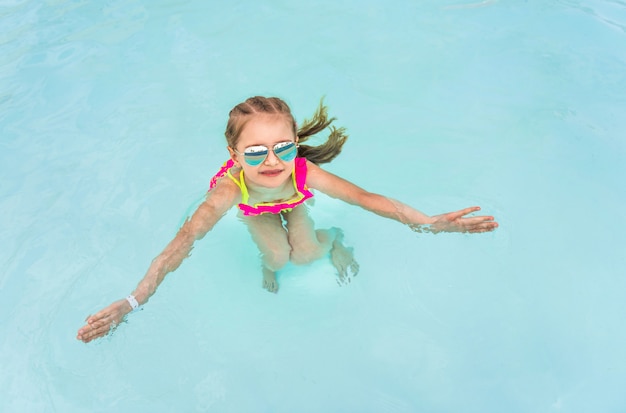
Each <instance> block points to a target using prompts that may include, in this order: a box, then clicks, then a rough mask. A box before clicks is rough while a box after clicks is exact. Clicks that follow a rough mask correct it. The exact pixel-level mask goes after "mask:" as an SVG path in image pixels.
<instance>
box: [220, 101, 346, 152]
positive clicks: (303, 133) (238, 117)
mask: <svg viewBox="0 0 626 413" xmlns="http://www.w3.org/2000/svg"><path fill="white" fill-rule="evenodd" d="M257 114H268V115H272V114H276V115H283V116H286V117H287V118H288V120H289V121H290V122H291V124H292V125H293V131H294V133H295V134H296V135H297V136H298V138H299V139H298V143H299V144H300V145H299V147H298V156H299V157H302V158H306V159H307V160H309V161H311V162H313V163H314V164H322V163H328V162H330V161H332V160H333V159H335V158H336V157H337V155H339V154H340V153H341V148H342V147H343V144H344V143H346V139H348V135H347V134H346V130H345V128H336V127H334V126H332V125H331V124H332V123H333V121H334V120H335V118H328V108H327V107H326V106H325V105H324V99H323V98H322V100H320V104H319V107H318V108H317V110H316V111H315V113H314V114H313V117H312V118H311V119H305V120H304V121H303V122H302V125H301V126H300V128H299V129H297V130H296V120H295V119H294V117H293V115H292V114H291V109H289V106H288V105H287V104H286V103H285V102H284V101H283V100H282V99H280V98H277V97H269V98H267V97H262V96H254V97H251V98H248V99H246V101H245V102H242V103H240V104H238V105H237V106H235V107H234V108H233V109H232V110H231V111H230V114H229V115H228V124H227V125H226V132H224V134H225V135H226V142H228V146H230V147H231V148H234V147H235V145H237V142H238V141H239V135H241V131H243V129H244V127H245V126H246V123H248V121H249V120H250V119H251V118H252V116H254V115H257ZM326 128H329V129H330V134H329V135H328V138H327V139H326V142H324V143H322V144H320V145H317V146H309V145H302V142H305V141H306V140H307V139H309V138H310V137H311V136H314V135H316V134H317V133H319V132H321V131H322V130H324V129H326Z"/></svg>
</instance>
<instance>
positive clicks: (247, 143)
mask: <svg viewBox="0 0 626 413" xmlns="http://www.w3.org/2000/svg"><path fill="white" fill-rule="evenodd" d="M333 120H334V118H331V119H328V115H327V110H326V107H325V106H324V105H323V104H322V103H320V106H319V108H318V110H317V112H316V113H315V115H314V116H313V119H312V120H310V121H305V122H304V124H303V125H302V127H301V128H300V129H298V128H297V126H296V122H295V119H294V117H293V115H292V114H291V111H290V109H289V107H288V106H287V104H286V103H285V102H283V101H282V100H281V99H278V98H264V97H258V96H257V97H253V98H250V99H248V100H246V101H245V102H243V103H241V104H239V105H237V106H235V107H234V108H233V109H232V110H231V112H230V116H229V119H228V124H227V126H226V133H225V134H226V141H227V143H228V152H229V154H230V159H229V160H228V161H227V162H226V163H225V164H224V166H223V167H222V168H221V169H220V171H219V172H218V173H217V175H215V177H213V179H212V180H211V183H210V189H209V191H208V193H207V195H206V198H205V200H204V201H203V203H202V204H201V205H200V206H199V207H198V209H197V210H196V211H195V213H194V214H193V215H192V217H191V218H190V219H188V220H187V221H185V223H184V224H183V226H182V227H181V228H180V230H179V231H178V233H177V234H176V236H175V237H174V239H173V240H172V241H171V242H170V243H169V244H168V245H167V247H165V249H164V250H163V252H161V254H159V255H158V256H157V257H156V258H155V259H154V260H153V261H152V264H151V265H150V268H148V271H147V273H146V275H145V276H144V277H143V279H142V280H141V281H140V282H139V284H138V285H137V288H136V289H135V291H133V293H132V294H131V295H129V296H128V297H126V299H121V300H118V301H115V302H114V303H112V304H110V305H109V306H108V307H106V308H104V309H103V310H101V311H99V312H98V313H96V314H95V315H90V316H88V317H87V319H86V322H87V324H86V325H85V326H83V327H82V328H81V329H80V330H78V335H77V339H79V340H82V341H84V342H85V343H87V342H89V341H91V340H93V339H95V338H98V337H102V336H104V335H106V334H107V333H108V332H109V331H111V330H112V329H114V328H115V327H116V326H117V325H118V324H119V323H120V322H121V321H122V319H123V318H124V317H125V316H126V315H127V314H128V313H129V312H131V311H132V310H134V309H136V308H138V306H139V305H142V304H145V303H146V302H147V301H148V299H149V298H150V296H152V294H154V292H155V291H156V289H157V287H158V286H159V284H161V282H162V281H163V278H164V277H165V275H166V274H168V273H169V272H171V271H174V270H175V269H176V268H178V266H179V265H180V264H181V262H182V261H183V260H184V259H185V258H186V257H187V256H188V255H189V253H190V252H191V249H192V247H193V244H194V242H195V241H196V240H199V239H201V238H203V237H204V236H205V235H206V233H207V232H209V231H210V230H211V228H213V226H214V225H215V224H216V223H217V222H218V221H219V220H220V218H221V217H222V216H224V214H225V213H226V212H227V211H228V210H229V209H230V208H232V207H233V206H235V205H237V207H238V208H239V210H240V212H239V214H240V216H241V218H242V220H243V221H244V222H245V224H246V225H247V227H248V230H249V231H250V234H251V235H252V239H253V240H254V242H255V243H256V244H257V246H258V248H259V250H260V252H261V258H262V263H263V268H262V273H263V288H265V289H267V290H268V291H270V292H276V291H278V284H277V282H276V271H278V270H280V269H281V268H282V267H283V266H284V265H285V264H286V263H287V262H288V261H291V262H293V263H295V264H305V263H308V262H311V261H314V260H317V259H319V258H321V257H323V256H325V255H326V254H328V253H330V259H331V261H332V263H333V265H334V266H335V268H336V269H337V273H338V276H339V281H343V280H345V279H346V277H347V276H348V275H349V274H350V273H352V275H356V273H357V272H358V265H357V263H356V262H355V261H354V257H353V254H352V250H351V249H349V248H346V247H345V246H344V245H343V243H342V238H343V234H342V233H341V231H340V230H339V229H337V228H331V229H327V230H319V229H318V230H315V228H314V225H313V221H312V219H311V218H310V217H309V213H308V210H307V205H306V201H307V200H308V199H309V198H311V197H313V193H312V192H311V190H312V189H315V190H317V191H320V192H323V193H325V194H327V195H329V196H331V197H333V198H339V199H341V200H343V201H345V202H348V203H350V204H352V205H358V206H360V207H361V208H365V209H366V210H368V211H371V212H374V213H376V214H378V215H381V216H383V217H387V218H392V219H395V220H396V221H399V222H401V223H403V224H407V225H409V226H410V227H411V228H412V229H413V230H415V231H420V232H421V231H429V232H440V231H447V232H486V231H492V230H494V229H495V228H496V227H497V226H498V224H497V223H496V222H495V221H494V220H493V217H490V216H476V217H465V215H467V214H470V213H472V212H475V211H478V210H479V209H480V208H478V207H471V208H465V209H462V210H460V211H457V212H450V213H447V214H442V215H437V216H433V217H430V216H427V215H424V214H423V213H421V212H419V211H417V210H415V209H413V208H411V207H409V206H407V205H404V204H402V203H401V202H398V201H395V200H393V199H390V198H387V197H385V196H382V195H377V194H373V193H371V192H367V191H365V190H364V189H361V188H359V187H358V186H356V185H354V184H352V183H350V182H348V181H346V180H345V179H342V178H340V177H338V176H336V175H333V174H331V173H329V172H326V171H324V170H323V169H321V168H320V167H319V166H318V164H321V163H326V162H330V161H331V160H332V159H334V158H335V157H336V156H337V155H339V153H340V152H341V148H342V146H343V144H344V143H345V141H346V139H347V136H346V135H345V133H344V132H345V131H344V129H343V128H339V129H336V128H334V127H332V126H330V125H331V123H332V122H333ZM327 127H330V130H331V133H330V136H329V137H328V140H327V141H326V142H325V143H324V144H322V145H319V146H315V147H312V146H307V145H301V144H300V143H301V142H304V141H306V140H307V139H308V138H309V137H310V136H313V135H315V134H316V133H318V132H320V131H321V130H323V129H325V128H327Z"/></svg>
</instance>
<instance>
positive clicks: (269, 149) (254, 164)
mask: <svg viewBox="0 0 626 413" xmlns="http://www.w3.org/2000/svg"><path fill="white" fill-rule="evenodd" d="M283 144H293V145H294V146H295V151H296V154H295V156H294V157H293V158H292V159H289V160H286V159H283V158H282V157H281V154H280V153H276V147H277V146H278V145H283ZM259 146H261V147H263V148H265V150H266V153H265V156H264V157H263V159H261V160H260V161H259V162H256V161H252V163H250V159H248V158H249V157H250V156H254V157H256V156H260V155H256V154H251V153H250V154H246V150H247V149H248V148H254V147H259ZM285 146H287V145H285ZM299 147H300V145H298V142H295V141H283V142H278V143H276V144H274V145H273V146H272V147H269V146H266V145H251V146H248V147H247V148H246V149H244V150H243V152H239V151H238V150H237V149H235V148H231V149H232V150H233V152H235V153H236V154H237V155H241V156H243V159H244V160H245V161H246V163H247V164H248V165H250V166H258V165H261V164H262V163H263V162H265V160H266V159H267V156H268V155H269V154H270V151H272V152H273V153H274V156H275V157H277V158H278V159H280V160H281V161H282V162H290V161H292V160H293V159H295V158H296V156H298V148H299ZM280 149H283V148H278V150H280Z"/></svg>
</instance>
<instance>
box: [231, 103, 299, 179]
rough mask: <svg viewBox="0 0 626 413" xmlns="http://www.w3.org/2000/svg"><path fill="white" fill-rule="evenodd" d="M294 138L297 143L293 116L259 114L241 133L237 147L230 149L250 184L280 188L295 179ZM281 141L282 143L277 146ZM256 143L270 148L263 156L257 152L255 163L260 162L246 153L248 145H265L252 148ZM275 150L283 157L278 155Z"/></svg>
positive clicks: (249, 146)
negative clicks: (292, 144)
mask: <svg viewBox="0 0 626 413" xmlns="http://www.w3.org/2000/svg"><path fill="white" fill-rule="evenodd" d="M291 142H293V143H296V142H297V138H296V136H295V134H294V131H293V125H292V123H291V121H290V119H289V118H287V117H286V116H283V115H266V114H258V115H254V116H253V117H252V118H251V119H250V120H248V122H247V123H246V125H245V126H244V128H243V130H242V131H241V133H240V135H239V140H238V141H237V145H235V148H230V147H229V148H228V151H229V152H230V156H231V158H232V160H233V161H234V162H235V165H237V166H240V167H241V168H243V170H244V173H245V177H246V182H247V183H248V184H252V185H256V186H260V187H265V188H277V187H280V186H282V185H284V184H285V182H286V181H287V180H290V179H291V172H292V171H293V168H294V160H293V159H294V158H295V151H296V150H297V149H296V148H295V147H292V146H291V145H289V143H291ZM277 144H280V145H278V146H277ZM256 146H264V147H266V148H267V149H269V150H268V151H267V156H266V157H265V159H262V156H260V157H259V156H256V157H255V158H256V162H255V159H252V160H251V163H252V164H254V163H258V164H257V165H251V164H250V163H248V162H247V161H246V157H245V155H244V153H245V152H246V149H248V150H249V151H250V150H262V149H263V148H252V147H256ZM275 151H276V152H278V153H279V155H280V157H278V156H276V153H275ZM281 158H282V159H281ZM248 159H250V158H248ZM261 159H262V160H261ZM285 159H287V160H285ZM259 161H260V163H259Z"/></svg>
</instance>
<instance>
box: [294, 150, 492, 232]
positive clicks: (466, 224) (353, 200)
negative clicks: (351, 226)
mask: <svg viewBox="0 0 626 413" xmlns="http://www.w3.org/2000/svg"><path fill="white" fill-rule="evenodd" d="M307 168H308V173H307V180H306V182H307V186H308V187H309V188H312V189H316V190H318V191H321V192H323V193H325V194H326V195H328V196H331V197H333V198H337V199H341V200H342V201H345V202H347V203H349V204H351V205H357V206H360V207H361V208H364V209H366V210H368V211H370V212H373V213H375V214H378V215H380V216H383V217H385V218H391V219H393V220H396V221H398V222H401V223H403V224H407V225H409V226H411V227H412V228H413V229H416V230H418V231H419V230H420V229H422V226H426V225H427V226H428V227H423V229H424V230H425V231H428V232H442V231H445V232H486V231H493V230H494V229H495V228H496V227H497V226H498V224H497V223H496V222H495V221H494V220H493V217H491V216H477V217H465V215H467V214H470V213H472V212H476V211H479V210H480V207H469V208H464V209H462V210H459V211H456V212H449V213H446V214H441V215H435V216H428V215H426V214H424V213H423V212H420V211H418V210H417V209H415V208H412V207H410V206H408V205H406V204H403V203H402V202H400V201H397V200H395V199H391V198H388V197H386V196H383V195H379V194H375V193H372V192H368V191H366V190H364V189H363V188H360V187H359V186H357V185H355V184H353V183H352V182H349V181H347V180H345V179H343V178H340V177H339V176H337V175H333V174H332V173H330V172H327V171H325V170H323V169H322V168H320V167H319V166H317V165H315V164H313V163H311V162H307Z"/></svg>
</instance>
